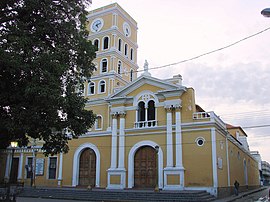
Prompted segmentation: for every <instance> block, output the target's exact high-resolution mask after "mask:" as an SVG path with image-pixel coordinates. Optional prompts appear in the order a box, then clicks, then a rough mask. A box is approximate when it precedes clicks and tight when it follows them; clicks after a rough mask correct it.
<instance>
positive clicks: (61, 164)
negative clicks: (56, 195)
mask: <svg viewBox="0 0 270 202" xmlns="http://www.w3.org/2000/svg"><path fill="white" fill-rule="evenodd" d="M62 180H63V153H62V152H61V153H60V156H59V167H58V186H61V185H62Z"/></svg>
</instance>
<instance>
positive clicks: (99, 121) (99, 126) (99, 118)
mask: <svg viewBox="0 0 270 202" xmlns="http://www.w3.org/2000/svg"><path fill="white" fill-rule="evenodd" d="M95 128H96V130H100V129H102V116H101V115H97V118H96V123H95Z"/></svg>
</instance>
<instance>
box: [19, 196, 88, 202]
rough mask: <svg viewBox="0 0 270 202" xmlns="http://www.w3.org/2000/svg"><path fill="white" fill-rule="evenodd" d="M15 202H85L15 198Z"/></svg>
mask: <svg viewBox="0 0 270 202" xmlns="http://www.w3.org/2000/svg"><path fill="white" fill-rule="evenodd" d="M16 202H86V201H77V200H61V199H44V198H24V197H17V200H16Z"/></svg>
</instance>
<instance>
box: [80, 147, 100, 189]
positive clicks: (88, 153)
mask: <svg viewBox="0 0 270 202" xmlns="http://www.w3.org/2000/svg"><path fill="white" fill-rule="evenodd" d="M95 184H96V154H95V152H94V151H93V150H92V149H90V148H87V149H85V150H84V151H83V152H82V154H81V157H80V168H79V186H89V185H90V186H91V187H94V186H95Z"/></svg>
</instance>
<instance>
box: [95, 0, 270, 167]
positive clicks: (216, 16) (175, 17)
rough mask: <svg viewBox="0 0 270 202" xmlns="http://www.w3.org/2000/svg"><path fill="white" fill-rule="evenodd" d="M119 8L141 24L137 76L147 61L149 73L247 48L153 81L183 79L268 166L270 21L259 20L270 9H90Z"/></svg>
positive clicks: (170, 0)
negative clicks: (238, 129)
mask: <svg viewBox="0 0 270 202" xmlns="http://www.w3.org/2000/svg"><path fill="white" fill-rule="evenodd" d="M114 2H117V3H118V4H119V5H120V6H121V7H122V8H123V9H125V10H126V11H127V12H128V13H129V14H130V15H131V16H132V17H133V18H134V19H135V20H136V21H137V23H138V33H137V34H138V41H137V43H138V46H139V48H138V61H137V62H138V65H139V67H140V69H139V70H142V69H143V64H144V61H145V59H147V61H148V63H149V68H150V69H151V68H154V67H160V66H163V65H168V64H172V63H176V62H181V61H183V60H187V59H190V58H193V57H196V56H200V55H202V54H205V53H208V52H211V51H214V50H217V49H220V48H223V47H226V46H228V45H231V44H233V43H235V42H237V41H241V42H240V43H236V44H235V45H232V46H229V47H228V48H225V49H221V50H219V51H216V52H213V53H211V54H206V55H204V56H202V57H199V58H197V59H194V60H188V61H187V62H182V63H179V64H177V65H171V66H168V67H165V68H160V69H153V70H150V73H151V74H152V76H153V77H157V78H160V79H165V78H171V77H172V76H173V75H177V74H181V75H182V77H183V85H184V86H187V87H193V88H194V89H195V94H196V104H198V105H200V106H201V107H202V108H203V109H204V110H205V111H214V112H215V113H216V114H217V115H218V116H220V117H221V119H222V120H223V121H225V122H226V123H230V124H231V125H234V126H241V127H242V128H243V129H244V131H245V132H246V133H247V135H248V142H249V146H250V150H252V151H259V152H260V154H261V157H262V160H265V161H268V162H270V18H266V17H263V16H262V15H261V13H260V12H261V10H263V9H264V8H269V7H270V1H269V0H226V1H221V0H201V1H198V0H188V1H187V0H166V1H164V0H136V1H128V0H116V1H115V0H114V1H112V0H93V3H92V5H91V8H90V9H95V8H99V7H101V6H105V5H108V4H111V3H114ZM268 28H269V29H268ZM263 30H265V31H263ZM261 31H263V32H261ZM259 32H261V33H259ZM256 33H259V34H257V35H255V36H253V37H250V38H247V37H249V36H251V35H253V34H256ZM245 38H247V39H245ZM267 125H268V126H267Z"/></svg>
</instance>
